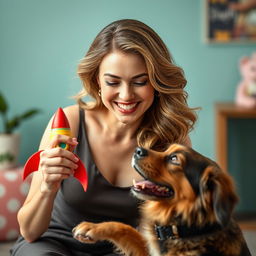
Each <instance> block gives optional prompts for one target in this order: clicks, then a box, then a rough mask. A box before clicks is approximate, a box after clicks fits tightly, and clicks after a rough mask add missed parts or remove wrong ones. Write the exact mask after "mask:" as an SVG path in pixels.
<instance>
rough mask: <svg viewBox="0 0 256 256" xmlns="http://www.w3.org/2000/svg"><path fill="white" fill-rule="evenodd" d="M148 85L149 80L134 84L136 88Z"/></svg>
mask: <svg viewBox="0 0 256 256" xmlns="http://www.w3.org/2000/svg"><path fill="white" fill-rule="evenodd" d="M147 83H148V80H145V81H141V82H140V81H136V82H133V84H134V85H135V86H144V85H146V84H147Z"/></svg>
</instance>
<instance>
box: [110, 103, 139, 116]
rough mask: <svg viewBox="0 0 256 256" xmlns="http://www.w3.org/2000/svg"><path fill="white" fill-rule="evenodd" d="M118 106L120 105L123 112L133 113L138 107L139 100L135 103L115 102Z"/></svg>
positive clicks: (119, 107)
mask: <svg viewBox="0 0 256 256" xmlns="http://www.w3.org/2000/svg"><path fill="white" fill-rule="evenodd" d="M115 104H116V106H117V107H118V109H119V111H120V112H122V113H132V112H134V111H135V110H136V109H137V106H138V105H139V102H135V103H120V102H115Z"/></svg>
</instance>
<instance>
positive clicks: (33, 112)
mask: <svg viewBox="0 0 256 256" xmlns="http://www.w3.org/2000/svg"><path fill="white" fill-rule="evenodd" d="M39 112H40V110H39V109H36V108H34V109H30V110H28V111H26V112H25V113H23V114H22V115H21V116H20V118H21V119H27V118H30V117H32V116H34V115H36V114H37V113H39Z"/></svg>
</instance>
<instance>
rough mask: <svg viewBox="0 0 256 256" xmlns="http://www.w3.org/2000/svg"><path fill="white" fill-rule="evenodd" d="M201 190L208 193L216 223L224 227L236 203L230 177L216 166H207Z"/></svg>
mask: <svg viewBox="0 0 256 256" xmlns="http://www.w3.org/2000/svg"><path fill="white" fill-rule="evenodd" d="M203 180H204V181H203V185H202V186H203V187H202V188H201V189H202V190H204V191H205V192H206V191H209V192H210V195H211V196H210V197H211V199H210V201H211V205H212V209H213V212H214V215H215V218H216V220H217V222H218V223H219V224H220V225H222V226H225V225H226V224H227V223H228V222H229V220H230V217H231V214H232V212H233V209H234V207H235V205H236V203H237V201H238V197H237V195H236V193H235V188H234V183H233V180H232V179H231V177H230V176H229V175H228V174H227V173H225V172H223V171H222V170H221V169H220V168H219V167H218V166H217V165H216V166H214V165H213V166H208V167H207V168H206V171H205V175H204V177H203Z"/></svg>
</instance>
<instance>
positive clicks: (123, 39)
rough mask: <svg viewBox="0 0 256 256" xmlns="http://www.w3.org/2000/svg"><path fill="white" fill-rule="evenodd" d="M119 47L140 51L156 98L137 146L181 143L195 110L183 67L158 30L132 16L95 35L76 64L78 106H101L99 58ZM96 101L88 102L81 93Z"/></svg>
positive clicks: (160, 147)
mask: <svg viewBox="0 0 256 256" xmlns="http://www.w3.org/2000/svg"><path fill="white" fill-rule="evenodd" d="M115 50H119V51H122V52H126V53H134V54H139V55H140V56H142V58H143V59H144V61H145V64H146V67H147V71H148V76H149V81H150V83H151V85H152V86H153V87H154V89H155V99H154V102H153V104H152V106H151V107H150V108H149V109H148V110H147V111H146V113H145V116H144V118H143V121H142V124H141V128H139V130H138V133H137V142H138V145H139V146H144V147H148V148H152V149H155V150H160V151H163V150H165V149H166V148H167V147H168V146H169V145H170V144H171V143H173V142H177V143H184V141H185V140H186V138H187V136H188V133H189V131H190V130H191V129H192V128H193V126H194V123H195V121H196V114H195V109H191V108H189V107H188V105H187V93H186V92H185V91H184V87H185V85H186V83H187V81H186V79H185V77H184V73H183V70H182V69H181V68H180V67H178V66H176V65H175V64H174V62H173V60H172V57H171V55H170V53H169V51H168V49H167V47H166V45H165V44H164V43H163V41H162V39H161V38H160V37H159V36H158V35H157V33H156V32H155V31H154V30H153V29H151V28H150V27H149V26H147V25H146V24H144V23H142V22H140V21H137V20H131V19H123V20H118V21H115V22H113V23H111V24H110V25H108V26H106V27H105V28H104V29H103V30H102V31H101V32H100V33H99V34H98V35H97V36H96V38H95V40H94V41H93V43H92V45H91V47H90V48H89V50H88V52H87V54H86V55H85V57H84V58H83V59H82V60H81V62H80V64H79V66H78V75H79V77H80V78H81V80H82V83H83V89H82V91H81V92H80V93H78V94H77V95H76V96H75V98H76V100H77V102H78V104H79V106H80V107H81V108H84V109H93V108H99V107H104V106H103V104H102V101H101V99H100V96H99V95H98V91H99V85H98V82H97V76H98V72H99V66H100V64H101V61H102V59H103V58H104V57H105V56H106V55H107V54H109V53H111V52H113V51H115ZM86 95H89V96H91V97H92V98H93V99H94V100H95V101H94V104H93V105H91V104H90V105H88V104H87V103H86V102H85V101H84V100H83V98H84V96H86Z"/></svg>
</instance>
